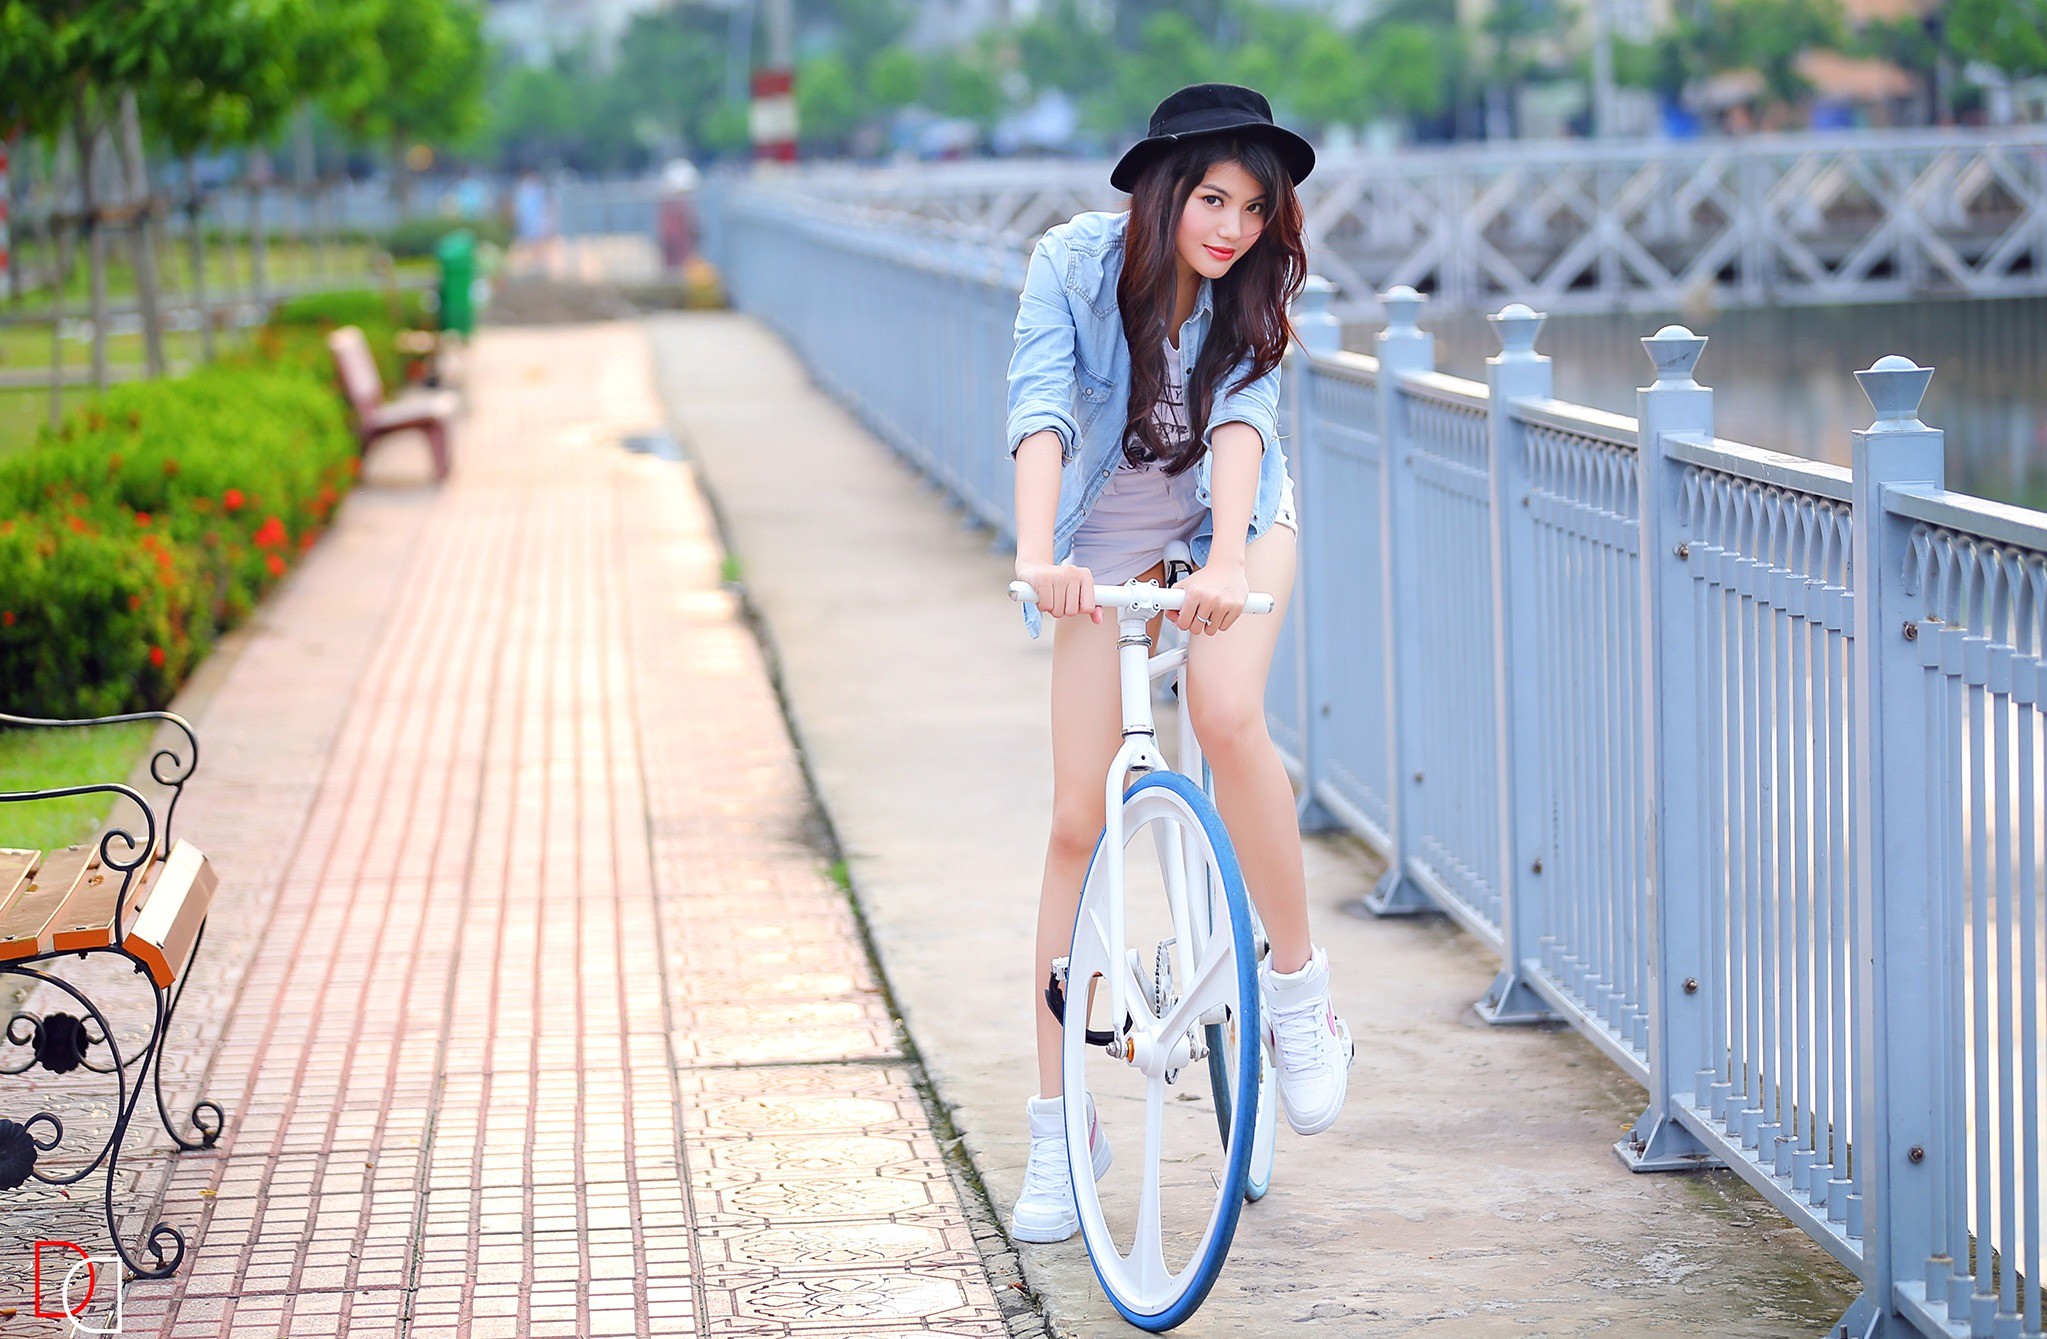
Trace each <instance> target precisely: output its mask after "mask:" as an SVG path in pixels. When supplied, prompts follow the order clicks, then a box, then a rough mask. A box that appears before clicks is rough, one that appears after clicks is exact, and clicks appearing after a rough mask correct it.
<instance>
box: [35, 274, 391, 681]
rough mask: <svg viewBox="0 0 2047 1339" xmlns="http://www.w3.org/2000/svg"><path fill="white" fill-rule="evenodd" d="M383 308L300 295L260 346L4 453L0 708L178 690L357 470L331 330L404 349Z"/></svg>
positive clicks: (387, 353)
mask: <svg viewBox="0 0 2047 1339" xmlns="http://www.w3.org/2000/svg"><path fill="white" fill-rule="evenodd" d="M323 303H324V305H323ZM383 304H384V299H383V298H381V297H378V296H376V295H374V294H363V295H353V294H350V295H334V296H333V297H330V298H328V299H324V300H305V301H304V302H302V303H300V304H293V305H294V307H303V308H304V309H303V310H299V311H293V312H288V313H285V314H282V319H280V320H279V321H278V322H277V323H275V324H273V325H271V326H269V327H266V328H265V329H264V330H263V331H261V332H259V334H258V337H257V339H256V341H255V347H254V350H253V351H252V352H251V353H249V354H247V355H244V356H241V357H238V358H235V359H232V360H228V361H224V362H222V363H220V364H217V365H215V366H212V367H208V368H205V369H202V370H200V371H198V372H195V373H193V374H192V375H190V376H187V377H181V378H178V379H176V380H171V381H157V382H145V383H135V384H130V385H125V386H119V387H116V388H115V389H113V390H111V391H109V392H107V393H106V394H105V395H103V396H101V397H99V398H98V399H97V400H95V401H93V402H92V403H91V404H89V405H87V406H85V407H83V408H81V409H79V410H76V411H74V412H73V413H72V414H71V415H70V416H69V417H67V418H66V419H65V420H64V422H63V423H62V424H61V425H59V426H58V427H57V428H56V429H55V430H47V429H46V430H45V431H44V432H43V433H42V434H41V435H40V436H39V437H38V439H37V441H36V443H35V444H34V445H33V446H31V447H29V448H28V449H26V450H23V451H19V452H15V453H13V454H11V455H8V456H5V457H0V518H4V519H0V685H4V686H5V687H4V690H0V693H4V698H0V702H4V707H0V709H5V710H9V711H14V712H19V713H23V714H27V715H41V716H64V717H73V716H96V715H105V714H109V713H112V712H117V711H131V710H137V709H142V708H151V707H160V706H162V705H164V704H165V703H166V702H168V701H169V700H170V698H171V695H172V694H173V693H175V692H176V691H177V688H178V686H179V685H180V684H181V683H183V682H184V679H185V676H186V675H187V674H189V673H190V672H191V670H192V668H193V667H194V666H195V665H197V664H198V662H199V661H200V659H201V658H203V657H204V656H205V654H206V652H207V650H208V649H209V648H210V647H211V646H212V645H213V642H214V640H215V638H216V637H217V636H218V635H219V634H220V633H221V632H222V631H224V630H225V629H227V628H229V627H232V626H233V625H234V624H236V623H238V622H240V621H241V620H242V619H243V618H245V617H246V616H247V615H248V613H249V611H250V610H251V609H253V608H254V607H255V604H256V601H257V600H258V599H259V598H260V597H261V596H262V594H263V592H264V591H265V590H267V589H268V588H269V587H270V586H272V585H274V584H275V583H276V582H277V581H278V580H279V579H280V578H281V577H283V576H284V574H285V573H286V572H287V571H289V570H290V569H291V567H292V565H293V564H294V563H295V562H297V561H298V559H299V557H300V555H301V554H302V553H304V551H305V550H306V549H308V548H310V547H311V546H312V544H313V542H314V540H315V539H316V538H318V536H319V534H320V533H321V531H322V530H323V529H324V528H325V527H326V524H327V522H328V520H329V518H330V517H331V516H332V514H333V511H334V508H335V506H336V505H337V504H338V503H339V502H340V500H341V497H342V495H343V494H344V493H346V492H347V490H348V488H349V486H350V484H351V483H352V482H353V480H354V478H355V472H356V467H357V463H358V461H357V453H356V443H355V435H354V433H353V431H352V430H351V428H350V424H349V420H348V412H347V409H346V406H345V403H344V401H343V400H342V398H341V395H340V393H339V389H338V387H337V385H336V383H335V380H334V375H333V370H332V360H331V359H330V358H329V357H328V355H327V351H326V346H325V343H324V341H323V339H322V335H321V329H322V326H323V324H324V323H325V322H326V321H327V319H328V318H329V317H330V316H331V315H333V314H335V313H340V314H343V315H344V316H346V317H348V318H349V319H351V320H354V321H355V322H356V323H358V324H361V325H363V327H364V330H365V332H366V333H367V334H368V335H369V336H370V341H371V345H372V347H373V348H376V349H377V350H378V352H379V355H380V357H381V358H384V359H386V360H389V361H393V362H395V358H394V357H393V355H392V353H391V334H392V326H391V322H390V316H389V313H388V309H387V308H385V307H384V305H383Z"/></svg>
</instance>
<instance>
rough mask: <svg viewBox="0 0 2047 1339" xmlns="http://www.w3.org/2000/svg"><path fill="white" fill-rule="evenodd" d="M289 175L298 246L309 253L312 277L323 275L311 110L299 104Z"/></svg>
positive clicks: (324, 249) (324, 250) (324, 259)
mask: <svg viewBox="0 0 2047 1339" xmlns="http://www.w3.org/2000/svg"><path fill="white" fill-rule="evenodd" d="M292 155H293V159H294V161H293V164H292V175H293V177H295V178H296V179H297V181H298V188H299V190H298V195H299V226H298V238H299V246H300V247H301V248H302V249H304V250H307V251H309V252H310V256H309V261H310V264H311V268H312V271H313V273H315V274H320V275H324V274H326V273H327V246H326V243H325V242H324V241H323V240H322V239H321V236H320V220H319V209H318V205H319V201H320V186H319V181H318V178H317V174H316V172H315V167H316V164H315V163H314V161H313V106H312V104H311V103H301V104H300V105H299V114H298V119H297V121H296V123H295V124H294V125H293V127H292Z"/></svg>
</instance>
